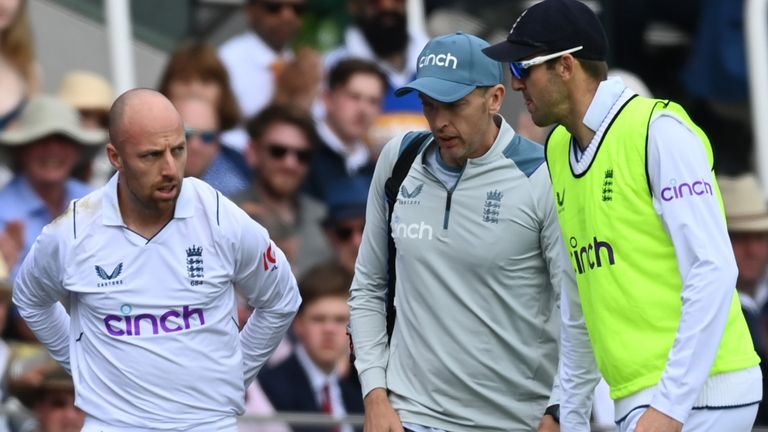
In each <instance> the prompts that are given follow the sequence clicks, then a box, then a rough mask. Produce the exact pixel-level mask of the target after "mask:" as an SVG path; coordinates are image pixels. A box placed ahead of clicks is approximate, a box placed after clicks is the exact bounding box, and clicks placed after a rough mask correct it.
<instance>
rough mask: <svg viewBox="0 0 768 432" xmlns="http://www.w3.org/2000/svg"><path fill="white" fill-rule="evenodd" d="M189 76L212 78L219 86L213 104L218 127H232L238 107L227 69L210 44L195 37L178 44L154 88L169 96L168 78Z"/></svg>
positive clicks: (210, 79) (234, 124) (204, 78)
mask: <svg viewBox="0 0 768 432" xmlns="http://www.w3.org/2000/svg"><path fill="white" fill-rule="evenodd" d="M192 79H200V80H202V81H214V82H215V83H216V84H218V85H219V88H221V100H219V105H218V106H217V107H216V113H217V114H218V116H219V127H221V129H222V130H227V129H232V128H233V127H235V126H237V124H238V123H240V107H239V106H238V105H237V99H236V98H235V94H234V93H233V92H232V86H231V85H230V80H229V73H228V72H227V68H226V67H225V66H224V63H222V62H221V60H220V59H219V56H218V55H217V54H216V50H215V49H214V48H213V46H211V45H209V44H206V43H204V42H195V41H192V42H187V43H184V44H182V45H181V46H180V47H179V48H178V49H177V50H176V51H174V53H173V55H172V56H171V58H170V60H168V64H167V65H166V66H165V71H163V76H162V78H161V79H160V85H159V86H158V90H159V91H160V93H162V94H164V95H165V96H166V97H169V98H170V95H169V90H170V86H171V82H172V81H189V80H192Z"/></svg>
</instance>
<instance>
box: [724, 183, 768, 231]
mask: <svg viewBox="0 0 768 432" xmlns="http://www.w3.org/2000/svg"><path fill="white" fill-rule="evenodd" d="M717 183H718V185H719V186H720V195H721V196H722V197H723V205H724V207H725V218H726V221H727V224H728V231H731V232H768V203H767V202H766V200H765V194H764V193H763V191H762V188H761V187H760V183H759V182H758V180H757V177H756V176H755V175H754V174H742V175H739V176H736V177H729V176H718V177H717Z"/></svg>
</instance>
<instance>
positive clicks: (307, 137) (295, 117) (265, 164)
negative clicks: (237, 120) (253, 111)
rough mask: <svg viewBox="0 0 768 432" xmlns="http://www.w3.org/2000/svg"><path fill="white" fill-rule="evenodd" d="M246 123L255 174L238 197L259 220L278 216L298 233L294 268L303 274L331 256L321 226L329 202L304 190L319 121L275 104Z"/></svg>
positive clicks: (249, 157) (268, 219)
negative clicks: (302, 187) (315, 121)
mask: <svg viewBox="0 0 768 432" xmlns="http://www.w3.org/2000/svg"><path fill="white" fill-rule="evenodd" d="M247 128H248V134H249V135H250V136H251V143H250V146H249V148H248V153H247V154H246V155H247V157H248V160H249V163H250V165H251V168H252V169H253V170H254V171H255V172H256V175H255V176H254V179H253V183H252V184H251V186H250V188H249V190H248V191H246V192H245V193H243V194H242V195H239V196H237V197H235V202H237V203H238V204H239V205H240V207H242V208H243V210H245V211H246V213H248V214H249V215H250V216H251V217H253V218H254V219H256V220H257V221H265V222H264V223H265V224H269V223H270V222H271V221H277V222H279V223H280V224H283V225H285V226H286V227H288V228H287V229H290V230H291V231H293V232H295V233H296V239H297V240H298V241H300V244H298V245H297V246H296V256H295V259H294V261H292V262H291V267H292V268H293V269H294V272H295V274H296V275H297V276H300V275H301V274H302V273H303V272H304V271H306V270H307V269H309V268H310V267H311V266H313V265H314V264H317V263H321V262H323V261H325V260H326V259H328V258H330V251H329V247H328V244H327V242H326V240H325V238H324V236H323V233H322V228H321V225H322V221H323V219H324V218H325V215H326V209H325V206H324V205H323V204H322V203H320V202H318V201H316V200H315V199H313V198H311V197H309V196H308V195H306V194H305V193H303V192H302V191H301V186H302V184H304V181H305V179H306V178H307V173H308V172H309V164H310V162H311V158H312V151H313V149H314V147H315V146H316V144H317V133H316V132H315V127H314V124H313V123H312V119H311V118H310V117H309V116H308V115H307V114H304V113H302V112H300V111H297V110H295V109H290V108H286V107H281V106H277V105H273V106H270V107H268V108H266V109H265V110H264V111H262V112H261V113H260V114H259V115H258V116H256V117H254V118H253V119H251V120H250V121H249V122H248V124H247Z"/></svg>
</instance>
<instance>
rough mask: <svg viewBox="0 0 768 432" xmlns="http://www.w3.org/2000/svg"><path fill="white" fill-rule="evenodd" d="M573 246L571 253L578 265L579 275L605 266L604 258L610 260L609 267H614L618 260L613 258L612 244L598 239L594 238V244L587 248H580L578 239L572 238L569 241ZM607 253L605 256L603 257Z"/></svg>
mask: <svg viewBox="0 0 768 432" xmlns="http://www.w3.org/2000/svg"><path fill="white" fill-rule="evenodd" d="M569 243H570V245H571V252H572V253H573V259H574V262H575V263H576V271H577V272H578V273H579V274H583V273H584V272H585V271H587V270H588V269H587V267H589V270H592V269H594V268H595V267H602V266H603V263H604V261H603V258H608V265H614V264H615V263H616V260H615V259H614V257H613V247H612V246H611V244H610V243H608V242H604V241H600V240H598V239H597V237H592V243H589V244H587V245H586V246H582V247H579V242H578V240H576V237H571V239H570V240H569ZM603 253H605V255H604V256H603V255H601V254H603Z"/></svg>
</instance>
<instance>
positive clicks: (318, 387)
mask: <svg viewBox="0 0 768 432" xmlns="http://www.w3.org/2000/svg"><path fill="white" fill-rule="evenodd" d="M295 350H296V358H297V359H298V360H299V363H300V364H301V367H302V368H304V371H305V372H306V373H307V377H308V378H309V384H310V385H311V386H312V390H314V392H315V394H319V393H320V392H322V391H323V387H325V385H326V384H330V383H334V382H336V381H337V380H338V379H339V377H338V375H337V373H336V371H335V370H334V371H333V372H331V374H330V375H328V374H326V373H325V372H323V371H322V370H321V369H320V368H319V367H317V365H315V362H313V361H312V359H311V358H309V354H307V350H306V349H305V348H304V345H302V344H296V348H295Z"/></svg>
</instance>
